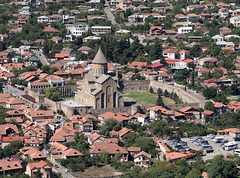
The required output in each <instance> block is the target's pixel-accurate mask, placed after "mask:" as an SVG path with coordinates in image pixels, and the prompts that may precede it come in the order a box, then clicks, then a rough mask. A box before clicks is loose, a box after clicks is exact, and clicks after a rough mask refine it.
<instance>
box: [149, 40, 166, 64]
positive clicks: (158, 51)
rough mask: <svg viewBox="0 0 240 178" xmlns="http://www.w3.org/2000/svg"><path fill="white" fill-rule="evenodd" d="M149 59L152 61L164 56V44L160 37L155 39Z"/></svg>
mask: <svg viewBox="0 0 240 178" xmlns="http://www.w3.org/2000/svg"><path fill="white" fill-rule="evenodd" d="M148 56H149V59H150V60H151V61H153V60H155V59H161V58H162V57H163V56H162V44H161V43H160V41H159V39H157V40H156V41H155V43H154V44H153V45H151V48H150V50H149V55H148Z"/></svg>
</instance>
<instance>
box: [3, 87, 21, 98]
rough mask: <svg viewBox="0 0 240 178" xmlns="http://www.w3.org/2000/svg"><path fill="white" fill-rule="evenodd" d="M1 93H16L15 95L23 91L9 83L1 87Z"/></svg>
mask: <svg viewBox="0 0 240 178" xmlns="http://www.w3.org/2000/svg"><path fill="white" fill-rule="evenodd" d="M3 93H8V94H12V95H17V96H20V95H24V94H25V92H24V91H22V90H19V89H17V88H13V87H12V86H10V85H5V87H4V88H3Z"/></svg>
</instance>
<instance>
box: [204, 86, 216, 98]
mask: <svg viewBox="0 0 240 178" xmlns="http://www.w3.org/2000/svg"><path fill="white" fill-rule="evenodd" d="M203 96H205V97H206V98H207V99H212V98H215V97H216V96H217V90H216V89H215V88H213V87H207V88H205V89H204V90H203Z"/></svg>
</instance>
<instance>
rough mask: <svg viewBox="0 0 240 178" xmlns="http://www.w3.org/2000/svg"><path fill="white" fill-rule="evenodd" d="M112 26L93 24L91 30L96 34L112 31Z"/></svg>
mask: <svg viewBox="0 0 240 178" xmlns="http://www.w3.org/2000/svg"><path fill="white" fill-rule="evenodd" d="M111 31H112V27H111V26H92V27H91V32H92V33H93V34H94V35H100V34H105V33H111Z"/></svg>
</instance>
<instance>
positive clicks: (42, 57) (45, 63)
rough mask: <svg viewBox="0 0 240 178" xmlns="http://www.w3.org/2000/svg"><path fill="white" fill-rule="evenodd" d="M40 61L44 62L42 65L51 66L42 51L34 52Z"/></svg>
mask: <svg viewBox="0 0 240 178" xmlns="http://www.w3.org/2000/svg"><path fill="white" fill-rule="evenodd" d="M33 53H34V54H35V55H36V57H37V58H38V59H40V61H41V62H42V65H50V64H49V62H48V61H47V58H46V57H45V56H44V54H43V53H42V52H41V51H34V52H33Z"/></svg>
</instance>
